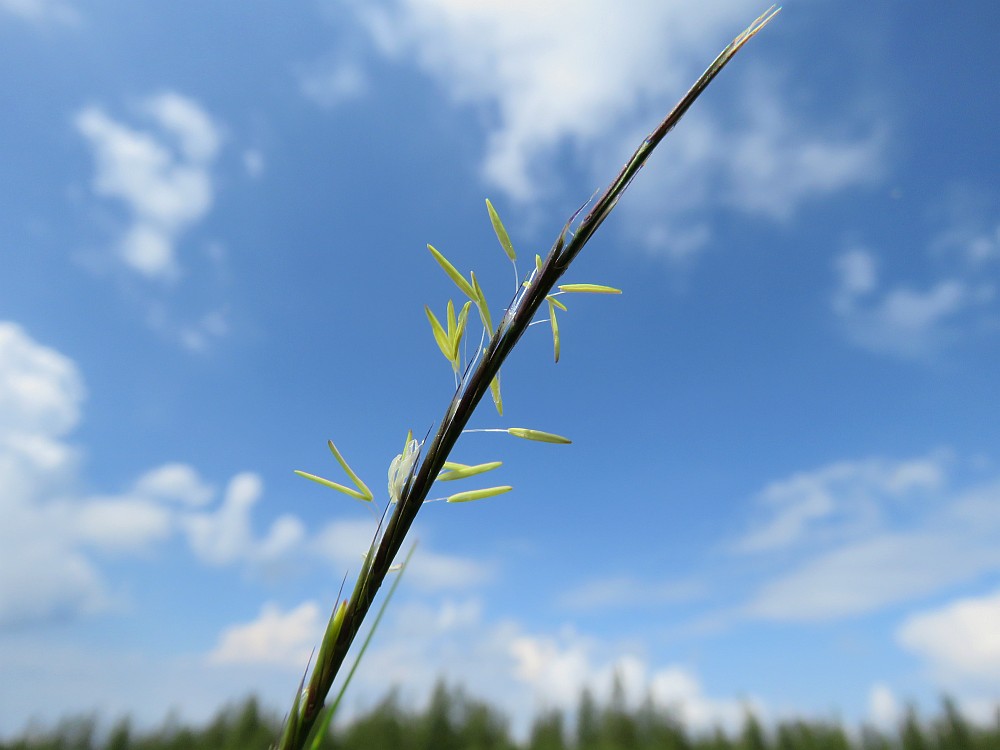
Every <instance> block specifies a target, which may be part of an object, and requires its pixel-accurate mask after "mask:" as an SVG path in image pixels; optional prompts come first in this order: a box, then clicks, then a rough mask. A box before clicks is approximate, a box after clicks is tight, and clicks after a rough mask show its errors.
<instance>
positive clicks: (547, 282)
mask: <svg viewBox="0 0 1000 750" xmlns="http://www.w3.org/2000/svg"><path fill="white" fill-rule="evenodd" d="M778 10H779V9H778V8H777V7H775V6H772V7H771V8H770V9H769V10H768V11H767V12H766V13H764V14H763V15H762V16H760V17H759V18H758V19H757V20H755V21H754V22H753V23H752V24H751V25H750V26H749V27H748V28H747V29H746V30H745V31H743V33H741V34H740V35H739V36H737V37H736V38H735V39H734V40H733V41H732V42H731V43H730V44H729V45H728V46H727V47H726V48H725V49H724V50H723V51H722V52H721V53H720V54H719V56H718V57H717V58H716V59H715V60H714V61H713V62H712V64H711V65H709V67H708V69H707V70H706V71H705V72H704V73H703V74H702V75H701V77H700V78H698V80H697V81H696V82H695V84H694V85H693V86H692V87H691V89H690V90H689V91H688V92H687V93H686V94H685V95H684V97H683V98H682V99H681V100H680V101H679V102H678V103H677V105H676V106H675V107H674V108H673V109H672V110H671V111H670V113H669V114H668V115H667V116H666V117H665V118H664V119H663V121H662V122H660V124H659V125H658V126H657V127H656V129H655V130H654V131H653V132H652V133H650V135H649V136H648V137H647V138H646V139H645V140H644V141H643V142H642V143H641V144H640V145H639V147H638V148H637V149H636V151H635V153H634V154H633V155H632V157H631V158H630V159H629V160H628V161H627V162H626V164H625V166H624V167H623V168H622V170H621V172H620V173H619V174H618V176H617V177H616V178H615V179H614V180H613V181H612V182H611V184H610V185H609V186H608V188H607V189H606V190H605V191H604V193H603V194H602V195H601V196H600V197H599V198H598V199H597V201H596V202H595V203H594V205H593V207H592V208H591V210H590V212H589V213H588V214H587V215H586V216H585V217H584V218H583V219H582V220H581V221H580V222H579V224H578V225H577V226H576V227H575V229H574V228H573V225H574V222H576V220H577V217H578V215H579V214H580V213H581V212H582V210H583V208H581V209H579V210H578V211H577V212H576V213H574V214H573V215H572V216H571V217H570V218H569V220H568V221H567V222H566V224H565V225H564V226H563V228H562V231H561V232H560V233H559V236H558V237H557V238H556V240H555V242H554V244H553V246H552V248H551V250H550V251H549V253H548V256H547V257H546V258H545V260H544V261H543V262H542V263H541V264H540V266H539V267H538V268H537V269H536V271H535V273H534V274H533V275H532V277H531V280H530V283H527V284H526V285H524V286H522V287H521V288H520V289H519V291H518V293H517V294H516V295H515V296H514V299H513V300H512V301H511V304H510V306H509V307H508V308H507V311H506V313H505V315H504V317H503V319H502V320H501V321H500V324H499V325H498V326H497V328H496V329H495V330H492V331H488V334H489V335H490V339H489V341H488V343H487V344H486V347H485V350H484V351H483V353H482V356H480V357H478V359H477V360H475V362H474V369H471V371H469V370H467V371H466V372H465V374H464V377H462V379H461V381H460V382H459V385H458V388H457V389H456V392H455V395H454V397H453V398H452V400H451V402H450V403H449V404H448V408H447V409H446V410H445V413H444V417H443V419H442V420H441V423H440V426H439V428H438V431H437V433H436V434H435V435H434V438H433V440H432V441H431V442H430V445H429V446H428V447H427V449H426V450H424V451H423V456H422V459H421V460H420V462H419V466H418V468H416V469H415V471H414V472H413V473H412V474H411V475H410V476H409V477H407V480H406V482H405V483H404V485H403V488H402V492H401V493H400V495H399V498H398V501H397V502H396V503H395V506H394V507H393V510H392V513H391V515H390V516H389V519H388V523H387V524H386V527H385V530H384V533H382V534H381V536H380V537H379V536H378V535H377V536H376V541H375V542H373V544H372V549H371V550H370V551H369V554H368V555H367V557H366V558H365V562H364V564H363V565H362V568H361V572H360V574H359V576H358V579H357V582H356V584H355V586H354V590H353V592H352V594H351V597H350V600H349V601H348V603H347V606H346V608H345V609H344V612H343V618H342V620H341V621H340V623H339V629H338V630H337V633H336V638H335V639H334V640H333V641H332V643H330V644H324V646H327V647H325V648H323V649H322V652H321V655H322V660H323V663H322V664H320V663H317V664H316V665H315V666H314V667H313V671H312V674H311V677H310V679H309V680H308V681H307V682H306V683H305V684H304V687H303V688H302V689H301V690H300V691H299V693H297V695H296V699H295V701H294V703H293V706H292V710H291V712H290V713H289V715H288V717H287V719H286V727H285V731H284V732H283V734H282V738H281V740H280V741H279V744H278V745H277V750H300V749H301V748H303V747H305V746H306V743H307V741H308V738H309V736H310V735H311V734H312V732H313V729H314V727H315V725H316V723H317V721H318V720H319V719H320V717H321V716H323V715H324V704H325V701H326V698H327V695H328V693H329V691H330V689H331V687H332V685H333V681H334V679H335V678H336V676H337V674H338V673H339V671H340V668H341V665H342V664H343V662H344V660H345V658H346V657H347V653H348V651H349V649H350V648H351V646H352V644H353V643H354V640H355V637H356V636H357V634H358V631H359V630H360V628H361V625H362V622H363V621H364V619H365V616H366V615H367V614H368V611H369V609H370V608H371V606H372V603H373V601H374V600H375V596H376V594H377V593H378V591H379V588H380V586H381V585H382V583H383V581H384V580H385V577H386V575H387V574H388V573H389V572H390V568H391V567H392V564H393V561H394V560H395V558H396V556H397V555H398V553H399V550H400V547H401V545H402V544H403V541H404V539H405V537H406V535H407V532H408V531H409V529H410V527H411V525H412V524H413V521H414V519H415V518H416V516H417V513H418V512H419V510H420V508H421V507H422V506H423V504H424V501H425V500H427V496H428V493H429V491H430V489H431V485H432V484H433V483H434V481H435V480H436V479H437V478H438V475H439V474H440V473H441V471H442V469H443V468H444V466H445V463H446V462H447V461H448V457H449V455H450V453H451V451H452V449H453V448H454V446H455V444H456V442H457V441H458V439H459V437H460V435H461V434H462V432H463V430H464V429H465V427H466V425H467V423H468V421H469V419H470V418H471V416H472V414H473V412H474V411H475V410H476V407H477V406H478V405H479V403H480V401H482V399H483V396H484V395H485V394H486V392H487V391H488V390H489V389H490V385H491V383H493V382H494V380H495V378H496V377H497V374H498V373H499V371H500V367H501V365H502V364H503V362H504V361H505V360H506V358H507V356H508V355H509V354H510V352H511V351H512V350H513V349H514V347H515V345H516V344H517V342H518V341H519V340H520V338H521V336H522V335H523V334H524V332H525V331H526V330H527V328H528V326H529V324H530V323H531V322H532V320H533V318H534V317H535V314H536V313H537V312H538V310H539V308H540V306H541V305H542V303H543V302H545V301H546V298H547V297H548V296H549V295H550V294H551V293H552V290H553V289H554V288H555V286H556V283H557V282H558V280H559V279H560V278H561V277H562V275H563V274H564V272H565V271H566V269H567V268H568V267H569V266H570V264H571V263H572V262H573V260H574V259H575V258H576V257H577V255H578V254H579V253H580V251H581V250H582V249H583V247H584V246H585V245H586V244H587V242H588V241H589V240H590V238H591V237H592V236H593V235H594V233H595V232H596V231H597V229H598V228H599V227H600V226H601V224H602V223H603V222H604V220H605V219H606V218H607V217H608V215H609V214H610V213H611V211H612V210H613V209H614V207H615V205H616V204H617V203H618V200H619V199H620V198H621V196H622V194H623V193H624V192H625V190H626V189H627V188H628V186H629V185H630V184H631V182H632V180H633V179H634V177H635V175H636V174H637V173H638V172H639V170H640V169H641V168H642V166H643V164H645V162H646V160H647V159H648V158H649V156H650V154H652V152H653V151H654V149H655V148H656V147H657V145H659V143H660V141H662V140H663V138H664V136H666V135H667V133H669V132H670V130H671V129H672V128H673V127H674V126H675V125H676V124H677V123H678V122H679V121H680V119H681V117H683V116H684V114H685V113H686V112H687V110H688V109H689V108H690V107H691V105H692V104H693V103H694V102H695V100H696V99H697V98H698V97H699V96H700V95H701V93H702V92H703V91H704V90H705V88H706V87H707V86H708V84H709V83H711V81H712V80H713V79H714V78H715V76H716V75H718V74H719V72H720V71H721V70H722V69H723V68H724V67H725V66H726V64H727V63H728V62H729V61H730V60H731V59H732V58H733V56H734V55H735V54H736V53H737V52H738V51H739V50H740V48H742V46H743V45H744V44H746V42H747V41H749V40H750V39H751V38H752V37H753V36H755V35H756V34H757V33H758V32H759V31H760V30H761V29H762V28H763V27H764V26H765V25H766V24H767V23H768V22H770V21H771V19H772V18H774V15H775V14H776V13H777V12H778ZM490 208H491V209H492V206H490ZM494 215H495V212H493V211H491V219H492V218H493V216H494ZM498 222H499V219H497V221H496V222H495V224H496V223H498ZM504 236H506V233H504ZM502 239H503V238H501V241H502ZM507 242H508V244H509V239H508V241H507ZM505 249H506V245H505ZM432 253H434V255H435V258H437V259H438V262H439V263H441V265H442V267H444V268H445V270H446V272H448V273H449V275H450V276H452V278H453V279H454V280H455V283H456V284H458V285H459V286H460V288H463V289H464V290H465V291H466V293H467V294H468V296H469V297H470V299H472V300H478V299H480V298H481V294H480V293H479V292H478V291H477V289H476V287H473V286H472V285H471V284H469V282H468V281H466V280H465V278H464V277H462V276H461V274H459V273H458V271H457V270H455V269H454V268H453V267H452V266H451V265H450V264H449V263H448V261H446V260H444V258H443V256H441V255H440V253H437V252H436V251H435V250H433V249H432ZM439 256H440V257H439ZM449 269H450V270H449ZM456 277H457V278H456ZM473 281H474V283H475V279H474V277H473ZM477 286H478V285H477ZM466 287H468V289H466ZM484 322H485V318H484ZM488 325H489V326H490V327H492V324H491V323H490V324H488ZM358 481H360V480H358ZM362 486H363V485H362ZM345 489H346V488H345ZM338 606H341V605H339V604H338ZM338 617H339V613H338ZM323 723H324V725H325V724H326V722H323Z"/></svg>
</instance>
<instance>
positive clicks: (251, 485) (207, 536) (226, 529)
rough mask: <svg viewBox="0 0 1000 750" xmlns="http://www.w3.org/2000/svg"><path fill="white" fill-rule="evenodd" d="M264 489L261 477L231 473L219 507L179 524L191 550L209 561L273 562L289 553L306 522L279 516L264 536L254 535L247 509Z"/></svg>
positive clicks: (222, 563) (300, 538)
mask: <svg viewBox="0 0 1000 750" xmlns="http://www.w3.org/2000/svg"><path fill="white" fill-rule="evenodd" d="M263 491H264V484H263V482H262V481H261V479H260V477H259V476H257V475H256V474H253V473H251V472H244V473H242V474H237V475H236V476H235V477H233V478H232V479H231V480H230V482H229V485H228V487H227V488H226V493H225V498H224V499H223V501H222V505H221V506H220V507H219V508H218V510H214V511H206V512H203V513H192V514H189V515H187V516H186V517H185V518H184V519H183V521H182V524H183V526H184V528H185V530H186V532H187V535H188V540H189V541H190V543H191V548H192V550H194V553H195V554H196V555H197V556H198V557H199V559H201V560H202V561H203V562H206V563H208V564H210V565H231V564H233V563H238V562H255V563H263V564H267V563H274V562H278V561H280V560H281V559H282V558H285V557H286V556H288V555H289V554H291V553H292V552H293V551H294V550H295V548H296V547H297V546H298V545H299V544H300V543H301V542H302V541H303V539H304V538H305V534H306V532H305V526H304V525H303V523H302V522H301V521H300V520H299V519H297V518H295V517H294V516H290V515H285V516H281V517H280V518H278V519H277V520H275V521H274V523H273V524H272V525H271V528H270V530H269V531H268V533H267V535H266V536H264V537H263V538H257V537H255V535H254V533H253V529H252V523H251V519H250V513H251V510H252V508H253V507H254V506H255V505H256V504H257V503H258V501H259V500H260V498H261V495H262V494H263Z"/></svg>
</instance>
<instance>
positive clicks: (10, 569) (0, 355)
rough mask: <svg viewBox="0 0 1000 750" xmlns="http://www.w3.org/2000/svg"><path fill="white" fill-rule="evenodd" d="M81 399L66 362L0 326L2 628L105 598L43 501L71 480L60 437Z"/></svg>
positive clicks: (61, 517)
mask: <svg viewBox="0 0 1000 750" xmlns="http://www.w3.org/2000/svg"><path fill="white" fill-rule="evenodd" d="M83 398H84V387H83V380H82V378H81V377H80V374H79V372H78V370H77V368H76V365H75V364H74V363H73V362H72V361H71V360H70V359H68V358H66V357H65V356H63V355H62V354H60V353H59V352H57V351H55V350H53V349H51V348H49V347H46V346H43V345H41V344H39V343H37V342H36V341H34V340H33V339H32V338H31V337H30V336H28V334H27V333H25V331H24V330H23V329H22V328H20V327H19V326H17V325H14V324H12V323H8V322H0V486H2V487H3V492H0V518H3V523H2V524H0V625H3V624H12V623H13V624H18V623H23V622H30V621H32V620H34V619H37V618H45V617H51V616H61V615H65V614H68V613H73V612H76V611H81V610H82V611H93V610H95V609H98V608H100V607H101V606H103V605H104V603H105V601H106V592H105V590H104V586H103V584H102V582H101V580H100V576H99V574H98V572H97V570H96V569H95V568H94V566H93V565H92V564H91V563H90V561H89V560H88V559H87V558H86V557H85V556H84V555H83V554H81V553H80V551H79V550H78V549H77V547H76V545H75V539H74V536H73V530H72V526H71V522H70V521H69V519H68V518H67V517H66V514H65V513H63V512H61V511H62V509H61V508H60V507H59V506H58V505H56V504H54V503H51V502H46V500H47V499H48V498H50V497H51V496H52V495H57V494H59V493H62V492H64V491H65V490H66V489H67V488H68V486H69V485H70V483H71V480H72V477H73V473H74V469H75V465H76V451H75V449H74V448H73V447H71V446H70V445H68V444H66V443H64V442H63V441H62V439H61V438H62V437H63V436H64V435H65V434H66V433H68V432H70V431H71V430H72V429H73V428H74V427H75V426H76V424H77V422H78V421H79V419H80V405H81V403H82V401H83Z"/></svg>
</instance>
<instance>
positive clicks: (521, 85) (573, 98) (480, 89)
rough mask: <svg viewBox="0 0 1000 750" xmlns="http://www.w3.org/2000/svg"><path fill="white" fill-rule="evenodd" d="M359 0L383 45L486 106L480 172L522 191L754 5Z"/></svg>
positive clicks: (668, 82)
mask: <svg viewBox="0 0 1000 750" xmlns="http://www.w3.org/2000/svg"><path fill="white" fill-rule="evenodd" d="M360 7H361V10H360V11H359V12H361V14H362V17H363V19H364V20H365V22H366V24H367V26H368V28H369V30H370V31H371V33H372V35H373V38H374V40H375V42H376V44H377V46H378V48H379V49H380V50H381V51H382V52H383V53H385V54H387V55H390V56H393V57H401V56H407V57H411V58H412V59H414V60H415V62H416V63H417V65H419V66H420V67H421V68H422V69H423V70H424V71H425V72H427V73H428V74H430V75H431V76H433V77H434V78H435V79H437V80H438V81H440V82H442V83H443V84H444V85H445V86H446V87H447V89H448V91H449V92H450V94H451V95H452V97H453V98H454V99H455V100H456V101H459V102H469V103H472V104H475V105H480V106H483V107H484V109H486V110H487V111H489V112H490V113H491V119H492V120H493V123H494V124H493V126H492V127H491V128H490V132H489V137H488V147H487V155H486V158H485V162H484V165H483V172H484V176H485V177H486V178H487V180H488V181H489V182H491V183H493V184H495V185H497V186H499V187H501V188H503V189H504V190H506V191H507V192H508V193H509V194H510V195H512V196H515V197H517V198H519V199H522V200H527V199H529V198H530V197H531V196H532V194H533V193H534V192H535V188H534V184H535V180H536V178H537V176H538V175H536V174H533V173H532V171H531V169H530V165H531V164H532V163H533V162H535V161H536V160H537V158H538V157H540V156H543V155H546V156H547V155H549V153H551V151H552V150H553V149H555V148H557V147H558V146H560V145H561V144H562V143H564V142H570V143H572V142H586V141H589V140H591V139H594V138H595V137H598V136H601V135H603V134H605V133H607V131H608V130H609V129H610V128H611V126H613V125H616V124H617V123H618V121H619V120H620V118H622V117H624V116H627V115H631V114H633V113H634V110H635V108H636V107H637V106H638V104H639V103H640V102H641V101H642V100H644V99H646V98H648V97H650V96H654V95H655V96H661V95H663V94H664V93H665V92H667V91H670V90H674V91H676V92H679V91H680V90H681V88H682V87H683V86H684V83H685V76H687V75H690V74H691V73H692V71H693V69H694V67H695V66H696V65H697V63H695V64H694V65H693V64H692V59H694V60H697V61H698V62H704V58H705V56H706V52H705V50H706V49H709V50H712V49H714V48H715V47H718V46H720V42H722V41H723V40H724V41H728V38H727V37H732V36H735V33H736V32H738V31H739V30H740V28H741V26H740V25H741V24H745V23H746V22H748V21H749V20H751V19H752V18H753V14H752V8H754V7H755V6H753V5H752V3H749V2H727V3H720V2H709V3H703V4H702V5H701V6H700V7H699V12H698V13H690V12H689V10H688V9H687V8H686V7H685V6H684V5H683V3H678V2H651V1H647V0H635V1H633V2H628V3H625V4H622V3H620V2H617V3H616V2H610V1H605V2H591V3H583V4H581V3H576V2H572V0H559V1H558V2H548V3H536V2H530V1H529V0H513V1H511V2H505V3H497V2H489V3H464V2H456V1H455V0H434V1H433V2H416V0H403V1H402V2H396V3H392V4H388V3H382V4H378V5H374V4H368V5H365V6H360ZM637 18H642V19H643V22H642V23H638V24H637V23H636V19H637ZM595 50H599V51H600V53H599V54H597V53H595ZM708 54H709V55H711V52H709V53H708Z"/></svg>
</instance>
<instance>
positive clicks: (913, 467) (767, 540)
mask: <svg viewBox="0 0 1000 750" xmlns="http://www.w3.org/2000/svg"><path fill="white" fill-rule="evenodd" d="M945 468H946V467H945V460H944V457H943V455H937V456H931V457H928V458H918V459H913V460H910V461H885V460H879V459H870V460H867V461H841V462H838V463H834V464H831V465H829V466H825V467H822V468H820V469H817V470H815V471H809V472H799V473H798V474H795V475H793V476H791V477H789V478H787V479H782V480H780V481H777V482H772V483H771V484H769V485H768V486H767V487H765V488H764V489H763V490H762V491H761V492H760V494H759V495H758V496H757V498H756V503H757V505H758V506H759V507H761V508H764V509H766V513H767V516H768V517H767V518H765V519H763V520H762V521H760V522H758V523H757V525H756V528H754V529H753V530H751V531H750V532H749V533H747V534H746V535H744V536H743V538H742V539H740V540H738V541H737V542H736V543H735V545H734V549H736V550H737V551H739V552H764V551H771V550H778V549H782V548H786V547H793V546H797V545H810V546H812V547H814V548H815V547H816V545H817V542H820V541H830V540H837V539H844V538H850V537H856V536H857V535H858V534H859V533H863V532H865V531H871V530H873V529H875V528H878V527H879V526H880V524H881V521H882V518H883V516H884V515H885V513H886V512H887V511H890V510H892V508H893V507H894V506H895V507H896V508H904V509H905V508H907V507H908V506H909V507H910V508H911V509H912V508H913V507H914V506H916V507H919V502H920V500H921V499H922V498H926V497H927V496H928V493H933V492H935V491H937V490H938V489H939V488H940V487H941V486H942V484H943V482H944V474H945Z"/></svg>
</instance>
